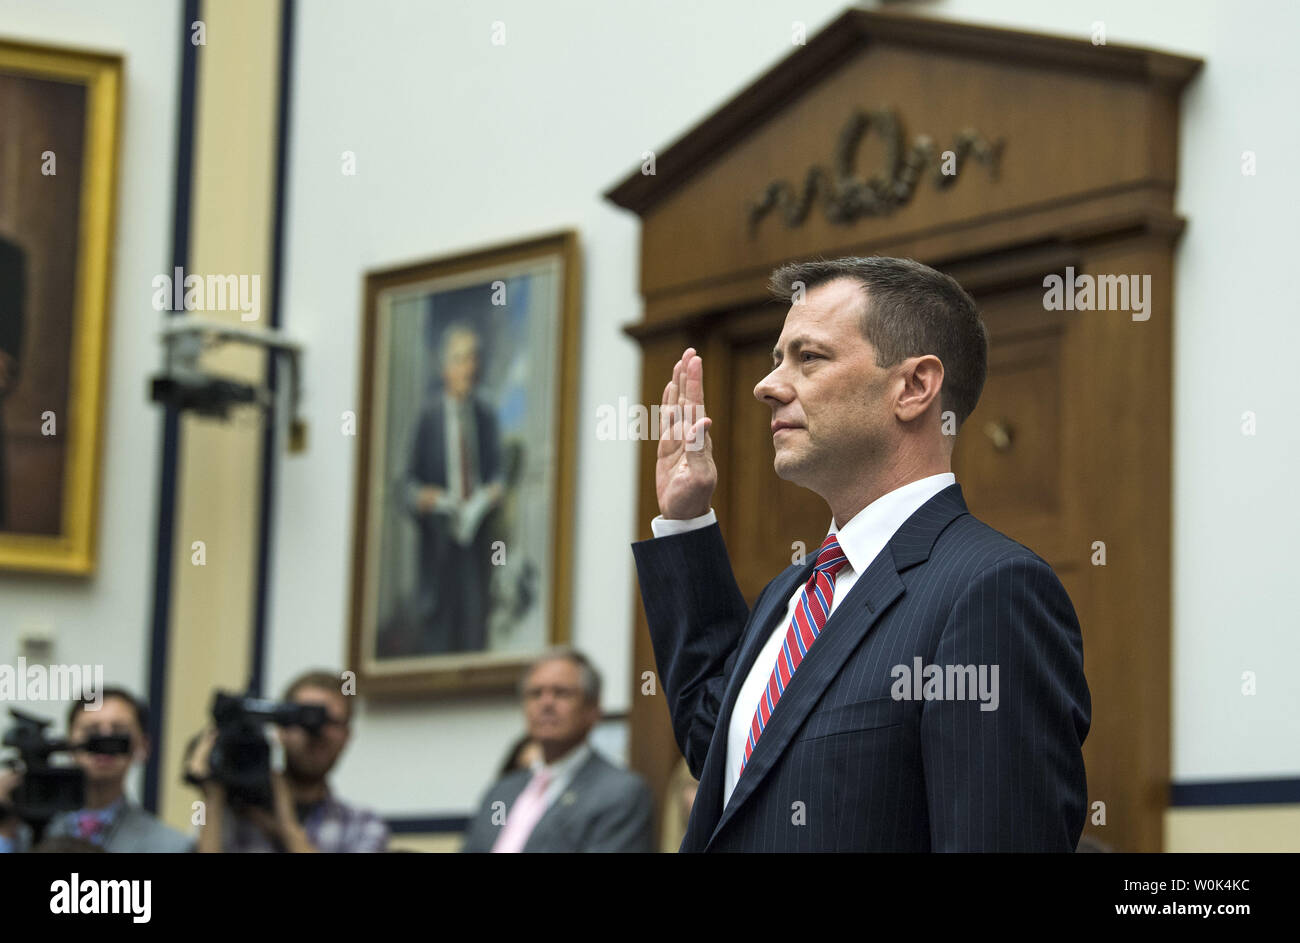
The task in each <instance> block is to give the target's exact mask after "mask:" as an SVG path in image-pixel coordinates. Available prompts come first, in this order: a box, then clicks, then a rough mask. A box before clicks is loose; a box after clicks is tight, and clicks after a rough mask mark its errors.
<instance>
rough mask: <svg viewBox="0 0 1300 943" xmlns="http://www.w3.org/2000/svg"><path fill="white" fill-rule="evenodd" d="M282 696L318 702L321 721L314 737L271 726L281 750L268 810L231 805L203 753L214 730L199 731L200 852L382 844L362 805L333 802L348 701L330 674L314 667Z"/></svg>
mask: <svg viewBox="0 0 1300 943" xmlns="http://www.w3.org/2000/svg"><path fill="white" fill-rule="evenodd" d="M284 700H285V701H288V702H291V703H295V704H314V705H320V706H321V707H323V708H324V709H325V711H326V713H327V714H328V717H329V719H328V721H327V722H326V724H325V725H324V727H322V728H321V729H320V731H319V732H318V733H316V734H314V735H313V734H309V733H308V732H307V731H305V730H303V729H301V728H299V727H292V726H291V727H283V728H280V729H279V731H278V734H279V739H280V742H281V744H282V745H283V747H284V766H285V768H284V772H283V773H281V772H279V771H277V770H272V771H271V793H272V806H273V808H272V809H269V810H267V809H258V808H247V809H243V810H236V809H234V808H232V807H231V806H230V804H229V803H228V802H227V800H226V791H225V789H224V787H223V786H222V785H221V783H220V782H218V781H217V780H216V779H215V778H214V777H212V776H211V775H210V768H209V763H208V760H209V756H210V754H211V752H212V745H213V743H214V742H215V740H216V731H215V730H213V729H210V730H207V731H205V732H204V733H203V734H202V735H201V736H200V738H199V740H198V743H197V745H196V747H195V749H194V750H193V751H192V753H191V757H190V760H189V763H188V766H189V772H190V774H191V776H192V777H193V778H195V779H197V780H199V781H201V782H202V784H203V785H202V790H203V796H204V802H205V816H204V824H203V826H202V827H201V828H200V831H199V840H198V850H199V851H201V852H227V853H237V852H273V851H284V852H290V853H303V852H378V851H386V850H387V848H388V826H387V825H386V824H384V821H383V820H382V819H381V818H379V817H378V816H377V815H375V814H374V813H373V812H370V811H369V810H366V809H360V808H357V807H356V806H353V805H350V804H348V803H345V802H343V801H342V800H340V799H338V798H337V797H336V796H334V795H333V793H332V792H331V791H330V788H329V783H328V782H327V780H326V777H327V776H328V775H329V773H330V770H332V769H333V768H334V764H335V763H336V762H338V759H339V756H340V755H341V754H342V752H343V748H344V747H345V746H347V742H348V738H349V736H350V734H351V728H350V724H351V721H352V706H351V702H350V701H349V700H348V698H347V697H345V696H344V695H343V694H342V693H341V691H340V688H339V679H338V676H337V675H333V674H330V673H329V672H326V671H313V672H309V673H307V674H304V675H301V676H300V677H298V678H297V679H295V680H294V681H293V683H291V684H290V685H289V687H288V689H287V690H286V691H285V694H284Z"/></svg>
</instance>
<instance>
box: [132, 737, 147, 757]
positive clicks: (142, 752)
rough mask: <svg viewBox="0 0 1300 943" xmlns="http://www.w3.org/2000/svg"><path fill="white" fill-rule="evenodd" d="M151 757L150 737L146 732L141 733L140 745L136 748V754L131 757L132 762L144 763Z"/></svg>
mask: <svg viewBox="0 0 1300 943" xmlns="http://www.w3.org/2000/svg"><path fill="white" fill-rule="evenodd" d="M148 759H149V738H148V737H147V736H145V735H144V734H141V735H140V743H139V746H137V747H136V748H135V754H134V755H133V756H132V757H131V760H132V762H135V763H144V762H146V761H147V760H148Z"/></svg>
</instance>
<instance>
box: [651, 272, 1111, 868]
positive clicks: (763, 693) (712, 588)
mask: <svg viewBox="0 0 1300 943" xmlns="http://www.w3.org/2000/svg"><path fill="white" fill-rule="evenodd" d="M772 284H773V289H774V291H775V292H776V293H777V294H779V295H780V296H781V297H783V298H784V299H785V300H786V301H788V302H790V303H791V306H790V309H789V312H788V313H787V315H786V319H785V325H784V328H783V330H782V332H781V336H780V338H779V339H778V340H777V344H776V348H775V349H774V350H773V368H772V371H771V372H770V373H769V374H768V375H767V376H766V377H764V378H763V379H762V380H761V381H760V382H759V383H758V385H757V386H756V387H755V388H754V395H755V397H757V398H758V400H759V401H760V402H762V403H764V404H765V405H767V406H768V407H770V409H771V412H772V424H771V427H772V444H773V448H774V451H775V459H774V467H775V470H776V473H777V474H778V475H779V476H780V477H781V478H783V479H785V480H787V481H791V482H794V483H795V484H798V485H801V486H803V487H805V488H808V489H810V490H811V491H814V492H815V493H817V494H818V495H820V496H821V497H822V498H823V499H824V500H825V501H826V503H827V505H828V507H829V509H830V514H831V521H830V527H829V532H828V533H827V536H826V539H825V541H824V542H823V544H822V546H821V548H820V549H819V550H818V552H817V554H816V555H815V556H811V557H810V558H809V559H807V560H803V561H800V562H796V563H795V565H793V566H791V567H789V568H788V569H786V570H785V572H783V573H781V574H780V575H779V576H777V577H776V579H774V580H773V581H772V582H770V583H769V584H768V585H767V587H766V588H765V589H764V590H763V592H762V593H761V594H760V595H759V597H758V599H757V601H756V603H755V605H754V609H753V611H752V612H751V611H750V609H749V607H748V605H747V604H746V603H745V600H744V598H743V597H742V596H741V593H740V590H739V589H738V588H737V585H736V581H735V578H734V577H733V575H732V570H731V565H730V563H729V561H728V557H727V550H726V547H725V546H724V544H723V540H722V536H721V533H720V531H719V529H718V524H717V518H716V515H715V514H714V511H713V510H712V508H711V507H710V498H711V496H712V494H713V490H714V487H715V485H716V483H717V468H716V466H715V465H714V461H713V456H712V439H711V437H710V435H709V429H710V425H711V422H712V420H710V419H709V418H707V417H704V416H703V413H702V409H703V404H704V367H703V361H702V360H701V358H700V357H699V356H697V355H696V353H695V351H694V350H692V349H688V350H687V351H686V352H685V353H684V354H683V356H682V358H681V360H680V361H679V362H678V363H677V365H676V367H675V368H674V369H673V375H672V379H671V381H670V382H669V383H668V385H667V387H666V388H665V390H664V406H665V407H666V408H665V409H664V410H663V412H662V429H661V433H660V435H661V437H660V440H659V451H658V461H657V466H656V492H657V496H658V502H659V510H660V516H659V517H658V518H656V519H655V521H654V522H653V531H654V533H655V535H656V536H655V537H654V538H653V539H651V540H646V541H641V542H639V543H637V544H635V545H634V546H633V550H634V554H635V557H636V564H637V571H638V576H639V579H640V584H641V595H642V599H643V601H644V605H645V611H646V617H647V620H648V623H649V629H650V635H651V638H652V640H653V644H654V649H655V657H656V660H657V661H658V664H659V671H660V676H661V678H662V680H663V685H664V689H665V691H666V693H667V697H668V705H669V709H670V711H671V714H672V721H673V728H674V731H675V733H676V737H677V742H678V745H679V746H680V747H681V750H682V753H683V754H684V755H685V757H686V759H687V762H688V763H689V764H690V768H691V772H692V773H694V774H695V775H696V776H697V777H698V778H699V780H700V787H699V791H698V794H697V797H696V800H695V805H694V809H693V812H692V814H691V818H690V822H689V825H688V828H687V833H686V837H685V839H684V840H683V843H682V850H683V851H831V850H836V851H1072V850H1073V849H1074V848H1075V846H1076V844H1077V842H1078V840H1079V834H1080V832H1081V831H1082V829H1083V824H1084V815H1085V806H1086V798H1087V789H1086V784H1085V779H1084V767H1083V754H1082V746H1083V740H1084V737H1085V736H1086V735H1087V731H1088V726H1089V723H1090V711H1091V701H1090V696H1089V692H1088V687H1087V684H1086V682H1085V680H1084V675H1083V649H1082V639H1081V636H1080V629H1079V624H1078V620H1077V618H1076V616H1075V613H1074V608H1073V606H1072V605H1071V603H1070V600H1069V597H1068V596H1067V595H1066V592H1065V589H1064V587H1062V585H1061V583H1060V581H1059V580H1058V579H1057V577H1056V575H1055V573H1053V572H1052V569H1051V567H1049V566H1048V565H1047V564H1046V563H1045V562H1044V561H1043V560H1042V559H1040V558H1039V557H1038V556H1036V555H1035V554H1034V553H1033V552H1032V551H1030V550H1028V549H1026V548H1025V547H1023V546H1021V545H1020V544H1018V543H1016V542H1015V541H1014V540H1011V539H1010V538H1008V537H1006V536H1004V535H1002V534H1000V533H998V532H997V531H995V530H993V529H992V528H990V527H988V526H987V525H985V524H983V523H981V522H980V521H978V520H977V519H976V518H975V517H973V516H972V515H971V514H970V512H969V511H968V510H967V509H966V504H965V502H964V501H963V499H962V492H961V486H960V485H958V484H956V481H955V478H954V476H953V474H952V471H951V468H952V464H951V457H952V450H953V445H954V442H955V436H956V431H957V429H958V428H960V425H961V423H962V422H964V421H965V419H966V417H968V416H969V415H970V414H971V412H972V411H973V410H974V409H975V405H976V403H977V402H978V400H979V395H980V391H981V390H982V388H983V385H984V378H985V374H986V369H987V368H986V364H987V344H988V342H987V336H986V333H985V330H984V326H983V323H982V322H981V321H980V318H979V315H978V312H977V311H976V308H975V303H974V301H973V300H972V299H971V298H970V296H969V295H968V294H967V293H966V292H965V291H963V290H962V288H961V286H959V285H958V284H957V283H956V282H955V281H953V280H952V279H951V278H949V277H947V276H945V275H943V274H941V273H939V272H936V271H934V270H933V269H930V268H928V267H926V266H924V265H921V264H919V263H917V262H913V261H911V260H904V259H886V258H864V259H840V260H837V261H816V262H809V263H803V264H796V265H791V266H786V267H785V268H782V269H779V270H778V271H777V272H775V273H774V274H773V278H772ZM672 407H679V408H678V409H677V410H676V411H674V410H673V409H672ZM761 511H762V509H759V508H755V509H754V513H761ZM809 523H810V525H811V524H812V522H809Z"/></svg>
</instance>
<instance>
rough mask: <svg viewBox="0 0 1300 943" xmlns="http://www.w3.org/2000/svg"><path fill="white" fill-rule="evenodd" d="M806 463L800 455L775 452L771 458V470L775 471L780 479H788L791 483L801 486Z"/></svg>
mask: <svg viewBox="0 0 1300 943" xmlns="http://www.w3.org/2000/svg"><path fill="white" fill-rule="evenodd" d="M806 464H807V463H806V462H805V461H803V459H802V456H799V455H791V454H789V453H788V452H777V453H776V457H775V458H774V459H773V460H772V470H773V471H775V472H776V477H778V478H780V479H781V480H782V481H788V482H790V484H792V485H799V486H800V487H802V486H803V482H804V479H805V475H804V472H805V471H806V468H805V465H806Z"/></svg>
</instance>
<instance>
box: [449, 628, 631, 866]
mask: <svg viewBox="0 0 1300 943" xmlns="http://www.w3.org/2000/svg"><path fill="white" fill-rule="evenodd" d="M520 693H521V695H522V700H523V707H524V718H525V720H526V722H527V726H528V735H529V737H530V738H531V739H532V740H533V741H534V742H536V743H537V745H538V746H539V747H541V751H542V756H541V759H540V760H536V761H534V763H533V765H532V767H531V768H529V769H525V770H517V771H515V772H512V773H509V774H507V775H505V776H503V777H502V778H500V779H498V780H497V781H496V782H495V783H494V784H493V785H492V786H491V787H490V788H489V789H488V790H487V792H486V793H485V794H484V796H483V801H482V803H481V805H480V808H479V811H478V814H477V815H475V817H474V819H473V820H472V821H471V823H470V827H469V831H468V832H467V834H466V836H465V845H464V847H463V848H462V849H461V850H462V851H466V852H488V851H491V852H498V853H501V852H530V853H531V852H575V851H577V852H587V851H605V852H608V851H635V852H646V851H651V850H653V845H654V839H653V835H652V831H651V828H652V820H653V817H654V814H653V807H652V804H651V799H650V790H649V789H647V788H646V785H645V783H644V782H643V781H642V780H641V777H640V776H638V775H636V774H635V773H633V772H630V771H628V770H624V769H619V768H618V767H617V766H614V765H613V764H612V763H610V762H609V761H607V760H605V759H604V758H603V757H601V756H600V754H598V753H596V752H595V751H594V750H592V748H591V747H590V746H589V745H588V743H587V737H588V735H589V734H590V733H591V730H592V728H593V727H595V726H596V722H597V721H599V720H600V675H599V674H598V673H597V672H596V669H595V668H593V667H592V665H591V662H590V661H588V660H587V658H586V657H585V656H583V655H581V654H579V653H578V652H575V651H571V650H568V649H559V650H556V651H552V652H548V653H547V654H545V655H543V656H542V657H541V658H539V659H538V660H537V661H535V662H534V663H533V664H532V665H531V666H530V667H529V669H528V671H527V672H526V673H525V675H524V679H523V684H522V685H521V688H520Z"/></svg>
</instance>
